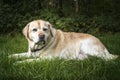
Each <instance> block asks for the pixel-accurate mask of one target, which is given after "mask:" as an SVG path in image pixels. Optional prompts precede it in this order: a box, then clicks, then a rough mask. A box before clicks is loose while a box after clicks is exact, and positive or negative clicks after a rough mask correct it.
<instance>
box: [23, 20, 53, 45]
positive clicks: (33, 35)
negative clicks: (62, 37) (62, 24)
mask: <svg viewBox="0 0 120 80" xmlns="http://www.w3.org/2000/svg"><path fill="white" fill-rule="evenodd" d="M23 34H24V35H25V37H26V38H27V39H28V40H29V41H33V42H35V43H36V44H37V43H39V42H47V41H48V39H50V38H52V37H54V34H55V33H54V29H53V28H52V26H51V24H50V23H49V22H47V21H43V20H35V21H32V22H30V23H28V24H27V25H26V26H25V28H24V29H23Z"/></svg>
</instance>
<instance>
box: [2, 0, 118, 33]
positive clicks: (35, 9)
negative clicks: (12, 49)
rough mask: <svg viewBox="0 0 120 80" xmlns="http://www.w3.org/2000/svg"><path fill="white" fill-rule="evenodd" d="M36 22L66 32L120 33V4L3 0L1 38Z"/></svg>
mask: <svg viewBox="0 0 120 80" xmlns="http://www.w3.org/2000/svg"><path fill="white" fill-rule="evenodd" d="M35 19H43V20H47V21H49V22H50V23H51V24H52V25H53V27H55V28H58V29H62V30H63V31H74V32H86V33H91V34H104V33H108V34H114V33H119V32H120V0H0V34H10V35H11V34H15V33H22V29H23V27H24V26H25V25H26V24H27V23H28V22H30V21H32V20H35Z"/></svg>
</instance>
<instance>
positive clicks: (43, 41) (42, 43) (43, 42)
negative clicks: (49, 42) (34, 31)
mask: <svg viewBox="0 0 120 80" xmlns="http://www.w3.org/2000/svg"><path fill="white" fill-rule="evenodd" d="M45 43H46V41H45V40H40V41H38V42H37V43H35V44H36V45H41V46H42V45H45Z"/></svg>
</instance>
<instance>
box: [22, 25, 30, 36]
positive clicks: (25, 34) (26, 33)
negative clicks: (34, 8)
mask: <svg viewBox="0 0 120 80" xmlns="http://www.w3.org/2000/svg"><path fill="white" fill-rule="evenodd" d="M22 32H23V34H24V36H25V37H26V38H28V37H29V24H27V25H26V26H25V27H24V28H23V31H22Z"/></svg>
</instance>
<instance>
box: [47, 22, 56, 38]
mask: <svg viewBox="0 0 120 80" xmlns="http://www.w3.org/2000/svg"><path fill="white" fill-rule="evenodd" d="M47 25H48V28H49V29H50V34H51V36H52V37H54V30H53V28H52V25H51V24H50V23H49V22H47Z"/></svg>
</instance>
